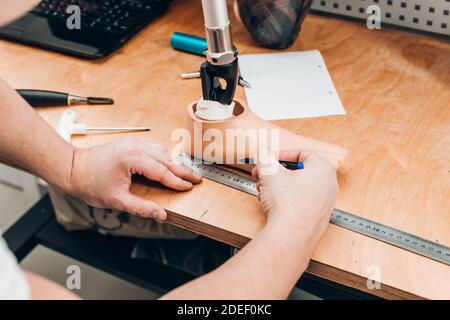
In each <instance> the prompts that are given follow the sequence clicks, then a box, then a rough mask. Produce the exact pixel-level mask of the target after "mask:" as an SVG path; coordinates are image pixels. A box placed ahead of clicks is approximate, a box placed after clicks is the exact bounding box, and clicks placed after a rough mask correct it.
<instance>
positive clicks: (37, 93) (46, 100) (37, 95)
mask: <svg viewBox="0 0 450 320" xmlns="http://www.w3.org/2000/svg"><path fill="white" fill-rule="evenodd" d="M17 92H18V93H19V94H20V95H21V96H22V98H24V99H25V101H27V102H28V103H29V104H30V105H31V106H32V107H58V106H68V105H69V95H68V94H67V93H62V92H55V91H47V90H29V89H18V90H17Z"/></svg>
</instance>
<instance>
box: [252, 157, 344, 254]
mask: <svg viewBox="0 0 450 320" xmlns="http://www.w3.org/2000/svg"><path fill="white" fill-rule="evenodd" d="M279 159H280V160H286V161H301V162H303V164H304V167H305V168H304V169H302V170H296V171H292V170H288V169H286V168H284V167H283V166H282V165H280V163H279V162H278V161H277V160H276V159H275V158H274V157H267V156H266V157H265V159H262V158H261V161H258V162H257V165H256V167H255V168H254V169H253V171H252V175H253V177H254V178H256V179H258V183H257V188H258V190H259V200H260V202H261V208H262V210H263V211H264V212H265V213H266V214H267V224H268V225H271V224H277V225H280V224H281V225H282V227H283V228H286V230H287V228H294V229H292V230H296V231H295V232H299V233H302V234H304V235H305V237H306V239H309V241H310V244H311V245H312V248H314V247H315V245H316V244H317V242H318V240H319V239H320V237H321V236H322V234H323V233H324V231H325V229H326V227H327V225H328V223H329V220H330V216H331V212H332V210H333V208H334V205H335V202H336V196H337V193H338V190H339V187H338V183H337V179H336V168H335V166H334V165H332V164H331V163H330V162H328V161H327V160H325V159H323V158H321V157H319V156H317V155H315V154H313V153H311V152H309V151H282V152H280V154H279ZM263 160H264V161H263ZM269 166H271V167H272V169H271V170H266V172H265V170H264V169H267V168H268V167H269ZM273 168H275V169H276V170H273ZM290 230H291V229H290Z"/></svg>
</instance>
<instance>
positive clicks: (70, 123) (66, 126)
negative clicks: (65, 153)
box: [56, 110, 150, 142]
mask: <svg viewBox="0 0 450 320" xmlns="http://www.w3.org/2000/svg"><path fill="white" fill-rule="evenodd" d="M88 131H120V132H124V131H150V128H148V127H123V128H117V127H113V128H109V127H97V128H88V127H87V126H86V124H85V123H77V116H76V114H75V111H73V110H66V111H64V112H63V114H62V116H61V118H60V119H59V122H58V125H57V127H56V132H57V133H58V134H59V135H60V136H61V137H62V138H63V139H64V140H66V141H67V142H71V140H72V135H74V134H87V133H88Z"/></svg>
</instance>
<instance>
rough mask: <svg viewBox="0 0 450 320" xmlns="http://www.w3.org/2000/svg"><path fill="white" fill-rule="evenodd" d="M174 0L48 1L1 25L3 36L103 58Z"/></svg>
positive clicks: (35, 44) (84, 55)
mask: <svg viewBox="0 0 450 320" xmlns="http://www.w3.org/2000/svg"><path fill="white" fill-rule="evenodd" d="M170 1H171V0H44V1H42V2H41V3H40V4H39V5H38V6H37V7H36V8H34V9H33V10H32V11H31V12H29V13H28V14H27V15H26V16H24V17H22V18H20V19H19V20H17V21H15V22H13V23H11V24H9V25H8V26H6V27H3V28H0V37H2V38H6V39H10V40H13V41H18V42H22V43H25V44H29V45H33V46H38V47H41V48H46V49H50V50H54V51H59V52H63V53H68V54H72V55H76V56H81V57H85V58H90V59H95V58H101V57H105V56H107V55H109V54H110V53H112V52H114V51H115V50H117V49H118V48H120V47H121V46H122V45H123V44H124V43H125V42H126V41H127V40H128V39H130V38H131V37H132V36H133V35H134V34H136V33H137V32H138V31H139V30H141V29H142V28H144V27H145V26H146V25H147V24H148V23H150V22H151V21H152V20H154V19H155V18H157V17H159V16H161V15H162V14H164V13H165V12H166V10H167V9H168V7H169V3H170ZM69 6H70V8H69ZM74 6H76V7H74ZM74 14H75V15H77V17H75V16H73V15H74ZM70 17H72V18H70ZM74 17H75V18H76V19H77V18H78V17H79V19H78V20H75V19H74ZM68 21H69V24H68ZM68 25H69V27H68Z"/></svg>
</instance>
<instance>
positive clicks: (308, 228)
mask: <svg viewBox="0 0 450 320" xmlns="http://www.w3.org/2000/svg"><path fill="white" fill-rule="evenodd" d="M280 157H282V158H284V159H285V160H290V161H297V160H298V159H300V160H301V161H303V162H304V164H305V170H302V171H296V172H293V171H288V170H286V169H284V168H283V167H281V166H279V165H278V166H279V169H278V171H279V172H278V173H277V174H275V175H270V176H264V175H262V174H261V172H260V168H259V170H258V171H256V170H254V176H255V177H259V178H260V179H259V186H258V187H259V189H260V201H261V207H262V209H263V211H264V212H265V213H266V214H267V215H268V220H267V225H266V226H265V228H264V229H263V230H262V231H261V232H260V234H259V235H258V236H257V237H256V238H255V239H254V240H252V241H251V242H250V243H249V244H248V245H247V246H245V247H244V249H242V250H241V251H240V252H239V253H238V254H237V255H236V256H234V257H233V258H232V259H230V260H229V261H227V262H226V263H225V264H223V265H222V266H221V267H220V268H218V269H217V270H215V271H213V272H211V273H209V274H207V275H205V276H203V277H201V278H199V279H197V280H194V281H192V282H190V283H188V284H186V285H184V286H182V287H180V288H177V289H175V290H174V291H172V292H169V293H168V294H167V295H166V296H164V297H163V299H193V298H194V299H285V298H286V297H287V296H288V294H289V292H290V291H291V290H292V288H293V286H294V285H295V283H296V281H297V280H298V279H299V277H300V275H301V274H302V273H303V272H304V271H305V270H306V268H307V266H308V262H309V259H310V257H311V254H312V251H313V250H314V248H315V246H316V244H317V242H318V241H319V239H320V237H321V236H322V234H323V232H324V231H325V229H326V227H327V225H328V221H329V219H330V214H331V211H332V208H333V206H334V203H335V199H336V195H337V190H338V187H337V181H336V169H335V168H334V167H333V165H331V164H330V163H328V162H327V161H326V160H323V159H321V158H319V157H316V156H314V155H312V154H308V153H303V154H302V155H300V154H299V152H295V151H294V152H285V153H283V154H281V155H280Z"/></svg>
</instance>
